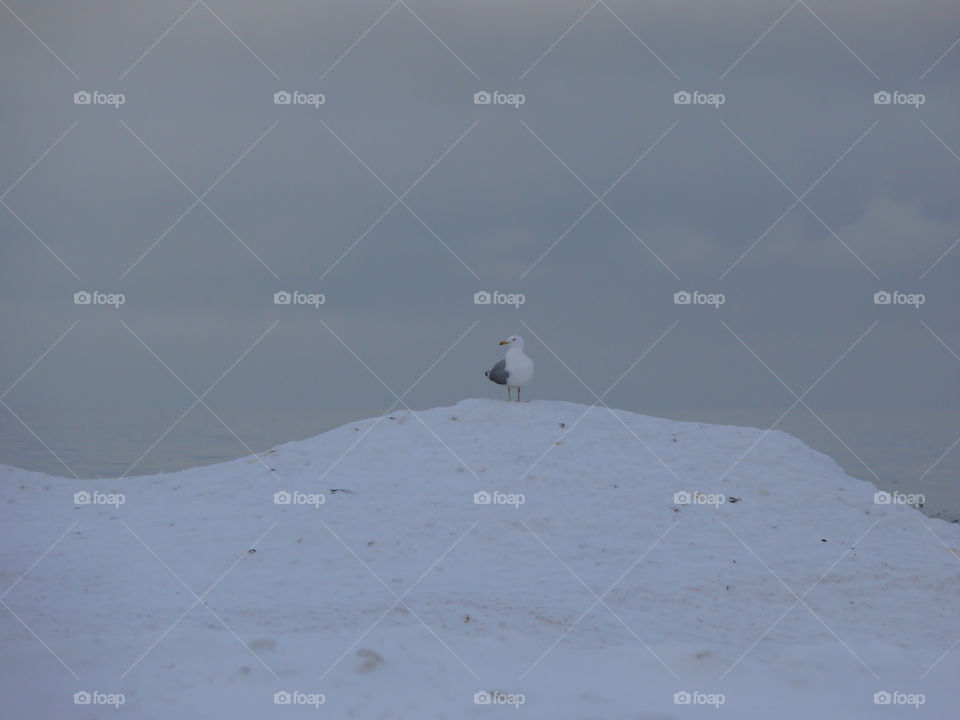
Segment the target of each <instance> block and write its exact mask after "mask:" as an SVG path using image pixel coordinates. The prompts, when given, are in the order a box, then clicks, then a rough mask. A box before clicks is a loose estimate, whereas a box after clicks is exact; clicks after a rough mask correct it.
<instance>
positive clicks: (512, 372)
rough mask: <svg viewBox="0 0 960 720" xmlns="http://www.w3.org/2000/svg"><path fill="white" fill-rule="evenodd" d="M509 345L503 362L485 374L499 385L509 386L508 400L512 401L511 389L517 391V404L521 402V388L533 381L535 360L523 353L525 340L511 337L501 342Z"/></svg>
mask: <svg viewBox="0 0 960 720" xmlns="http://www.w3.org/2000/svg"><path fill="white" fill-rule="evenodd" d="M500 344H501V345H507V346H508V347H507V352H506V353H505V354H504V357H503V360H501V361H500V362H498V363H497V364H496V365H494V366H493V367H492V368H491V369H490V370H487V372H485V373H484V375H486V376H487V377H488V378H490V379H491V380H492V381H493V382H495V383H496V384H497V385H506V386H507V400H511V399H512V398H511V397H510V388H516V389H517V402H520V388H521V387H522V386H524V385H526V384H527V383H528V382H530V381H531V380H533V360H531V359H530V358H528V357H527V356H526V355H525V354H524V353H523V338H522V337H520V336H519V335H511V336H510V337H508V338H507V339H506V340H501V341H500Z"/></svg>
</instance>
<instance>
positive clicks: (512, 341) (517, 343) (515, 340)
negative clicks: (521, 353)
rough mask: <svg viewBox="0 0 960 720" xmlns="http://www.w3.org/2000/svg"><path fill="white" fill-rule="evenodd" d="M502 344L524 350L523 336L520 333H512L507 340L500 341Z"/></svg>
mask: <svg viewBox="0 0 960 720" xmlns="http://www.w3.org/2000/svg"><path fill="white" fill-rule="evenodd" d="M500 344H501V345H507V346H508V347H507V349H508V350H509V349H510V348H517V349H518V350H523V338H522V337H520V336H519V335H511V336H510V337H508V338H507V339H506V340H501V341H500Z"/></svg>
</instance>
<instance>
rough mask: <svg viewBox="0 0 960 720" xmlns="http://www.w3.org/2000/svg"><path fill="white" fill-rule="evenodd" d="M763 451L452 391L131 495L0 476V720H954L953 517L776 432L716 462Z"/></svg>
mask: <svg viewBox="0 0 960 720" xmlns="http://www.w3.org/2000/svg"><path fill="white" fill-rule="evenodd" d="M761 435H762V431H760V430H756V429H752V428H741V427H727V426H718V425H706V424H698V423H686V422H674V421H670V420H664V419H658V418H652V417H647V416H642V415H636V414H633V413H629V412H623V411H610V410H607V409H606V408H603V407H595V408H593V409H589V408H587V407H586V406H583V405H576V404H571V403H565V402H546V401H534V402H531V403H520V404H516V403H507V402H506V401H491V400H465V401H463V402H461V403H459V404H457V405H455V406H454V407H449V408H435V409H432V410H427V411H423V412H418V413H416V414H413V413H410V412H398V413H395V414H393V415H392V416H384V417H382V418H373V419H368V420H363V421H360V422H356V423H351V424H349V425H346V426H343V427H341V428H338V429H336V430H333V431H331V432H328V433H324V434H323V435H320V436H318V437H315V438H312V439H310V440H305V441H302V442H294V443H288V444H285V445H281V446H279V447H277V448H275V449H274V450H273V451H270V452H269V453H265V454H261V455H260V456H257V457H253V458H251V457H247V458H242V459H239V460H236V461H233V462H228V463H222V464H218V465H213V466H209V467H204V468H197V469H193V470H186V471H182V472H176V473H171V474H161V475H154V476H148V477H137V478H128V479H126V480H124V481H114V480H81V481H76V480H72V479H71V480H68V479H64V478H56V477H52V476H48V475H43V474H40V473H33V472H27V471H24V470H19V469H16V468H11V467H6V466H0V507H2V508H3V510H2V516H0V518H2V519H0V521H2V528H3V543H2V547H0V590H7V588H9V589H8V590H7V591H6V592H5V593H4V594H3V595H2V596H0V599H2V603H3V604H2V605H0V664H2V669H3V672H2V674H0V717H2V718H4V720H7V719H12V718H16V719H19V718H44V719H48V718H93V717H99V718H122V717H131V718H132V717H135V718H171V717H190V718H193V717H197V718H218V717H224V718H266V717H271V718H272V717H277V718H286V717H290V718H294V717H314V718H318V717H336V718H398V717H403V718H408V717H409V718H432V717H438V718H439V717H443V718H486V717H492V716H502V717H517V718H688V717H689V718H694V717H706V718H727V717H729V718H738V719H744V718H764V719H766V718H774V717H775V718H811V717H819V716H823V717H829V718H876V717H916V718H957V717H960V710H958V707H960V702H958V700H960V692H958V690H957V678H958V677H960V651H958V650H957V649H956V641H957V639H958V637H960V614H958V612H957V611H958V597H960V596H958V592H957V591H958V570H960V565H958V552H960V551H958V549H960V526H958V525H955V524H948V523H946V522H943V521H941V520H936V519H930V518H926V517H924V516H923V515H922V514H921V513H920V512H918V511H916V510H914V509H911V508H909V507H906V506H903V505H877V504H875V503H874V493H875V492H876V488H875V487H874V486H872V485H870V484H869V483H866V482H863V481H860V480H857V479H854V478H851V477H849V476H847V475H845V474H844V473H843V471H842V470H841V469H840V468H839V467H838V466H837V465H836V464H835V463H834V462H833V461H832V460H831V459H830V458H828V457H826V456H824V455H822V454H819V453H817V452H814V451H813V450H811V449H809V448H808V447H806V446H805V445H804V444H803V443H801V442H800V441H799V440H796V439H795V438H793V437H791V436H789V435H786V434H784V433H781V432H777V431H774V432H770V433H768V434H766V435H765V436H763V437H762V439H761V440H760V441H759V443H757V444H756V445H755V447H753V448H752V450H751V451H750V452H749V453H748V454H746V456H744V457H743V459H742V460H741V461H740V462H739V463H736V461H737V460H738V458H741V456H742V455H743V453H744V452H745V451H746V450H747V449H748V448H750V447H751V445H753V444H754V443H755V442H756V441H757V440H758V438H760V437H761ZM735 463H736V464H735ZM731 466H733V467H732V469H730V468H731ZM331 489H337V490H338V491H337V492H331ZM340 490H343V492H340ZM83 491H86V492H90V493H93V492H100V493H105V494H107V495H98V496H96V497H97V499H98V500H100V501H102V500H104V499H107V500H110V499H113V500H117V498H110V497H109V494H110V493H122V494H123V500H124V502H123V504H121V505H109V504H97V503H94V504H79V505H78V504H74V493H77V492H83ZM279 491H289V492H293V491H297V492H299V493H303V494H304V495H302V496H298V499H300V500H316V501H317V502H319V498H310V497H309V494H322V495H323V499H324V500H325V502H323V504H320V505H312V504H276V503H275V502H274V493H276V492H279ZM483 491H487V492H494V491H498V492H501V493H503V494H504V495H502V496H498V498H499V499H501V500H508V501H509V500H512V501H514V502H513V504H502V503H501V504H494V503H491V504H476V503H475V502H474V494H475V493H477V492H483ZM680 491H687V492H690V493H694V492H699V493H702V495H700V496H697V497H698V498H699V499H700V500H701V501H706V500H713V499H716V500H717V501H718V503H719V498H718V497H716V498H715V497H714V496H718V495H721V494H722V495H723V496H724V497H725V498H726V499H727V501H726V502H724V503H722V504H717V503H715V504H707V503H705V502H697V503H696V504H687V505H677V504H675V502H674V494H675V493H677V492H680ZM518 494H522V495H523V503H522V504H519V500H520V498H519V496H518ZM515 496H516V497H515ZM281 497H282V496H281ZM732 498H738V501H737V502H733V501H732ZM58 538H59V540H58ZM11 586H12V587H11ZM794 593H796V594H794ZM798 597H799V600H798ZM398 598H399V600H398ZM951 651H952V652H951ZM82 691H90V692H94V691H96V692H99V693H104V694H109V693H122V694H123V700H124V702H123V704H122V705H120V706H119V708H118V709H117V708H114V707H111V706H109V705H103V704H89V705H77V704H75V703H74V693H76V692H82ZM279 691H289V692H294V691H296V692H299V693H304V694H306V695H301V696H297V698H298V700H301V701H302V700H310V699H311V698H310V696H309V695H308V694H310V693H318V694H320V693H322V695H323V700H324V702H323V704H320V705H318V706H310V705H302V704H301V705H293V704H291V705H276V704H274V693H276V692H279ZM684 691H686V692H689V693H702V695H695V696H694V695H691V697H694V698H696V699H697V700H700V701H704V700H707V701H709V700H713V701H715V702H714V704H713V705H710V704H689V705H685V704H676V703H675V702H674V699H675V698H674V694H675V693H678V692H684ZM883 691H887V692H891V693H894V692H900V693H904V695H900V696H895V697H896V698H899V700H900V701H903V700H909V699H910V695H911V694H913V695H916V694H922V698H923V704H922V705H920V706H919V708H916V707H913V706H911V705H903V704H899V705H894V704H891V705H876V704H875V703H874V693H877V692H883ZM475 693H480V696H479V699H480V700H481V701H482V700H489V699H491V698H495V700H494V701H493V702H490V703H487V704H476V703H475ZM491 693H493V694H491ZM719 694H722V696H723V703H722V704H719V705H717V704H716V703H718V702H719V700H720V698H719V697H710V696H711V695H714V696H718V695H719ZM680 697H681V698H682V697H683V696H680ZM96 698H97V699H99V700H100V701H103V700H109V698H108V697H107V696H106V695H100V696H96ZM312 699H314V700H316V701H317V702H318V703H319V697H315V698H312ZM521 699H522V701H523V702H522V704H520V700H521ZM914 699H916V698H914ZM507 701H512V702H513V704H509V702H507Z"/></svg>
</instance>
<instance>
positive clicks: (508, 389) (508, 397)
mask: <svg viewBox="0 0 960 720" xmlns="http://www.w3.org/2000/svg"><path fill="white" fill-rule="evenodd" d="M511 400H513V398H512V397H510V386H509V385H507V402H510V401H511Z"/></svg>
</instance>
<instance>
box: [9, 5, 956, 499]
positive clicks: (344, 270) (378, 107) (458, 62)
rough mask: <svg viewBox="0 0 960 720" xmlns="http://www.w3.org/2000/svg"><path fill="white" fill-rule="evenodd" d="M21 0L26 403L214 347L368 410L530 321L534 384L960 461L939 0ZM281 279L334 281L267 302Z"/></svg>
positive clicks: (19, 289) (839, 450) (323, 413)
mask: <svg viewBox="0 0 960 720" xmlns="http://www.w3.org/2000/svg"><path fill="white" fill-rule="evenodd" d="M7 5H8V6H9V7H3V8H0V48H2V50H0V52H2V53H3V58H4V62H3V63H0V93H2V98H3V100H2V103H0V152H2V158H3V162H2V165H0V167H2V175H0V186H2V187H0V197H2V201H3V205H0V244H2V245H0V246H2V262H0V281H2V282H0V294H2V302H3V307H4V313H3V314H2V319H0V333H2V337H3V338H4V341H3V342H2V343H0V386H2V388H0V390H6V389H7V388H8V387H10V386H12V385H13V386H14V387H13V388H12V390H10V391H9V392H8V393H7V394H6V395H4V396H3V402H4V403H5V404H6V405H7V406H8V408H7V409H5V408H0V411H2V412H4V413H6V414H7V415H8V417H7V418H6V420H7V421H10V418H11V417H12V414H11V411H12V412H16V413H17V415H19V416H20V418H21V419H23V420H24V421H27V419H28V418H34V419H36V421H37V422H38V423H40V424H42V422H41V420H42V417H43V415H44V413H48V414H49V413H51V412H53V411H54V410H55V409H62V410H64V411H66V412H67V413H77V414H80V413H83V412H93V411H95V410H96V411H100V410H103V409H110V408H117V409H122V410H124V411H126V412H128V413H129V412H132V413H133V414H134V416H138V415H139V414H142V417H143V418H144V420H145V421H146V420H151V421H156V420H158V419H160V420H162V421H165V420H166V419H167V418H169V421H170V422H173V420H175V419H176V418H177V416H178V415H179V414H180V413H181V412H182V411H183V410H184V409H186V408H187V407H188V406H189V405H190V404H191V403H192V402H193V401H194V400H195V398H194V396H193V395H192V394H191V393H190V392H189V391H188V390H187V389H186V388H185V387H184V385H183V384H181V382H180V381H178V380H177V379H176V378H175V377H174V373H175V374H176V375H177V376H179V378H180V379H182V381H183V383H185V384H186V385H187V386H189V387H190V388H191V389H192V390H193V391H194V392H195V393H197V394H198V395H200V394H202V393H203V392H204V391H206V390H207V389H208V388H209V387H210V386H211V385H212V384H213V383H214V382H215V381H217V380H218V378H220V377H221V375H223V374H224V372H225V371H227V370H228V369H229V372H227V374H226V375H225V376H224V377H223V378H222V379H221V380H220V382H219V383H218V384H217V385H216V387H215V388H214V389H213V390H212V391H211V392H210V394H209V395H207V396H205V398H204V401H205V402H206V403H208V404H209V405H210V407H211V408H214V409H215V410H218V411H219V412H220V413H222V417H223V418H224V419H225V420H226V419H227V418H228V417H229V416H230V412H231V411H232V410H237V411H239V410H240V409H257V408H263V409H264V410H269V411H271V412H276V411H278V410H282V409H290V410H291V411H294V410H296V411H298V412H302V411H306V412H308V413H309V412H312V411H316V414H317V417H318V418H319V417H331V416H332V415H331V413H333V414H337V413H340V414H341V416H343V417H362V416H365V415H370V414H373V413H376V412H380V411H382V410H384V409H385V408H387V407H390V406H391V405H393V404H394V402H395V397H394V395H393V394H392V392H394V393H396V394H398V395H402V394H403V393H404V392H405V391H407V389H408V388H409V387H410V386H411V385H412V384H413V383H414V382H415V381H417V380H418V378H420V377H421V375H422V374H423V373H424V371H426V370H427V369H428V368H430V367H431V366H432V365H433V364H434V363H435V361H437V360H438V359H439V358H441V356H443V359H442V360H440V362H439V363H437V364H436V365H435V366H433V367H432V369H431V370H430V372H429V373H428V374H427V375H426V376H424V377H423V378H422V380H420V382H419V383H418V384H417V385H416V386H415V387H414V388H413V389H412V390H411V391H410V393H409V394H408V395H406V396H405V397H404V399H403V401H404V402H405V403H408V404H409V405H410V406H411V407H413V408H425V407H432V406H436V405H443V404H453V403H455V402H456V401H458V400H460V399H462V398H465V397H477V396H481V397H491V398H497V399H499V398H500V397H501V395H502V388H499V387H495V386H493V385H492V384H490V383H489V382H487V381H486V380H485V379H484V378H483V376H482V374H481V372H482V370H483V369H485V368H487V367H489V366H490V365H491V364H492V363H493V362H494V361H496V360H497V358H498V357H499V356H500V349H499V348H498V346H497V344H496V343H497V341H499V340H500V339H502V338H503V337H506V336H507V335H509V334H512V333H515V332H516V333H519V334H521V335H523V336H524V337H525V339H526V344H527V350H528V352H529V354H530V355H531V356H532V357H533V358H534V359H535V362H536V367H537V376H536V379H535V380H534V382H533V383H532V384H531V385H530V386H529V388H527V389H526V390H525V392H524V394H525V395H527V393H529V395H527V396H528V397H529V398H531V399H543V398H546V399H566V400H572V401H577V402H582V403H587V404H590V403H593V402H595V401H596V399H597V398H596V396H598V395H603V394H604V393H605V392H607V391H608V389H609V388H610V387H611V386H612V385H614V383H615V382H617V381H618V379H619V382H618V383H617V384H616V385H615V386H614V387H613V388H612V389H611V390H610V391H609V394H607V395H605V396H604V402H605V403H606V404H609V405H610V406H612V407H616V408H624V409H629V410H634V411H638V412H645V413H650V414H656V415H663V416H669V417H676V418H688V419H693V418H698V419H705V420H709V421H712V422H724V421H725V422H736V423H746V424H751V425H757V426H762V427H768V426H770V425H772V424H773V423H774V422H775V421H777V420H778V419H779V418H780V416H781V415H782V414H783V413H784V411H786V410H787V409H788V408H790V407H791V405H793V403H794V402H795V400H796V397H795V396H794V394H793V393H796V395H798V396H801V397H802V402H801V403H798V404H796V405H795V406H794V407H793V409H792V410H791V411H790V413H789V414H788V415H787V416H786V417H784V418H783V419H782V420H780V424H779V425H778V427H784V428H785V429H791V427H792V428H793V430H794V431H795V432H798V433H799V434H804V433H806V434H807V435H808V437H806V438H805V439H807V440H808V442H812V443H814V444H815V445H818V443H819V445H818V446H819V447H821V448H822V449H825V450H827V451H830V452H831V454H833V455H834V457H835V458H836V459H837V460H838V461H839V462H841V463H843V464H844V466H845V467H847V468H848V469H849V470H850V471H851V472H853V474H855V475H858V476H860V477H864V478H868V479H873V478H872V477H871V476H873V475H876V476H877V477H880V478H882V479H883V480H884V481H887V482H889V481H890V480H891V479H893V478H894V476H897V477H898V478H899V479H901V480H904V481H909V480H910V477H909V476H911V475H913V476H914V477H915V478H916V477H919V476H920V474H921V473H924V472H925V471H927V469H928V468H930V466H931V465H933V464H934V463H935V462H936V461H938V458H941V457H942V459H941V460H940V461H939V463H937V465H936V466H935V467H934V469H933V470H931V471H930V472H929V477H928V479H930V478H937V481H938V482H939V483H941V485H947V486H950V487H954V488H956V486H957V472H958V469H960V462H958V460H957V458H958V456H960V446H953V445H952V444H953V443H954V441H955V440H956V439H957V436H958V435H960V413H958V407H960V402H958V401H960V391H958V379H960V357H958V354H960V328H958V324H957V312H956V308H957V306H958V299H960V298H958V294H960V285H958V282H957V279H958V270H960V249H955V248H954V245H955V244H956V243H957V241H958V239H960V204H958V202H957V193H958V189H960V182H958V180H960V133H958V128H960V122H958V121H960V117H958V116H960V112H958V108H960V104H958V95H960V90H958V87H960V86H958V79H960V47H958V46H956V45H955V41H956V40H957V36H958V35H960V9H958V7H957V5H956V3H955V2H950V1H949V0H944V1H943V2H924V3H921V4H919V5H910V6H908V4H905V3H902V2H893V1H890V2H841V3H827V2H822V0H809V1H808V2H803V1H798V2H796V3H794V4H792V5H791V4H790V3H789V2H788V0H783V2H767V3H758V2H725V3H714V2H701V1H698V0H690V1H689V2H682V3H677V2H654V3H642V4H641V3H630V2H623V0H606V1H605V2H598V3H593V4H591V3H590V2H589V0H582V1H580V2H555V1H551V2H549V3H548V2H542V1H541V2H524V1H518V2H513V3H492V2H474V3H469V4H467V5H468V7H464V6H463V5H464V4H463V3H441V2H424V1H423V0H401V1H399V2H395V3H392V4H391V2H390V1H389V0H382V2H376V3H374V2H350V3H323V2H314V1H312V0H311V1H309V2H308V1H306V0H304V1H303V2H282V3H269V4H266V3H253V2H246V1H238V2H229V3H227V2H223V1H222V0H207V1H206V2H199V3H195V4H193V5H191V4H190V2H189V1H188V0H183V1H182V2H170V3H131V2H127V1H124V2H119V1H118V2H95V3H84V4H82V5H81V4H77V3H68V2H50V3H42V4H36V3H28V2H22V1H20V0H9V1H8V2H7ZM82 91H87V92H91V93H93V92H94V91H99V92H100V93H104V94H106V95H109V94H116V93H121V94H122V95H123V104H122V105H120V106H119V107H114V106H111V105H109V104H96V100H97V96H95V97H94V102H92V103H91V104H86V105H84V104H75V102H74V93H77V92H82ZM280 91H288V92H293V91H299V92H302V93H306V94H310V93H313V94H322V95H323V97H324V102H323V104H322V105H318V106H312V105H309V104H301V105H296V104H289V105H278V104H275V103H274V94H275V93H277V92H280ZM481 91H488V92H493V91H499V92H502V93H505V94H511V93H521V94H522V95H523V100H524V102H523V104H522V105H520V106H519V107H514V106H511V105H497V104H493V103H491V104H487V105H483V104H481V105H478V104H475V103H474V94H475V93H477V92H481ZM683 91H686V92H690V93H694V92H695V91H697V92H700V93H703V94H704V96H698V97H700V98H701V99H703V98H704V97H705V96H708V95H710V94H718V93H721V94H722V95H723V103H722V105H719V106H718V107H717V106H712V105H709V104H695V103H691V104H676V103H675V93H678V92H683ZM882 91H886V92H889V93H902V95H899V96H898V95H893V98H894V101H893V102H891V103H890V104H876V103H875V98H874V95H875V93H877V92H882ZM916 94H922V96H923V97H922V104H919V103H920V100H919V99H918V98H916V97H911V96H915V95H916ZM106 95H102V96H99V99H101V100H109V98H108V97H106ZM708 99H709V98H708ZM898 99H899V100H902V101H904V103H900V104H898V103H897V100H898ZM910 102H912V103H913V104H909V103H910ZM8 188H9V189H8ZM198 197H199V198H201V199H200V201H197V198H198ZM398 197H399V198H400V200H399V201H398ZM598 198H600V199H599V201H598ZM84 290H85V291H91V292H92V291H95V290H97V291H101V292H103V293H122V294H123V295H124V297H125V302H124V304H123V305H122V306H121V307H119V308H118V309H115V308H112V307H104V306H94V305H75V304H74V299H73V298H74V293H76V292H78V291H84ZM294 290H296V291H301V292H304V293H322V294H323V295H324V297H325V303H324V304H323V305H322V306H320V307H318V308H315V307H310V306H293V305H276V304H275V303H274V293H276V292H278V291H294ZM481 290H487V291H494V290H497V291H501V292H503V293H522V294H523V296H524V298H525V302H524V304H523V305H522V306H520V307H519V308H514V307H510V306H499V307H498V306H494V305H477V304H475V303H474V293H476V292H478V291H481ZM678 291H689V292H693V291H699V292H702V293H707V294H709V293H722V294H723V296H724V299H725V302H724V304H723V305H722V306H720V307H719V308H715V307H710V306H702V305H701V306H695V305H693V304H691V305H677V304H675V303H674V294H675V293H677V292H678ZM880 291H888V292H891V293H892V292H894V291H900V292H902V293H905V294H911V293H914V294H916V293H922V295H923V300H924V303H923V305H922V306H920V307H919V308H917V307H913V306H909V305H900V306H896V305H894V304H891V305H877V304H875V303H874V294H875V293H877V292H880ZM68 330H69V331H68ZM65 332H66V335H64V333H65ZM61 336H63V337H62V339H61V340H60V341H59V342H58V343H57V340H58V338H61ZM54 343H57V344H56V346H55V347H54V348H53V349H52V350H50V351H49V353H47V354H46V355H44V356H43V358H42V360H40V361H39V362H38V363H37V364H36V365H35V366H33V363H34V362H35V361H37V359H38V358H39V357H40V356H41V355H43V354H44V352H45V351H47V350H48V348H50V347H51V345H54ZM251 348H252V349H251ZM248 351H249V352H248ZM153 353H155V354H156V356H157V357H154V355H153ZM245 353H246V354H245ZM354 353H355V354H356V357H355V356H354ZM241 356H242V359H240V358H241ZM641 357H642V359H641V360H639V362H637V361H638V359H640V358H641ZM158 358H159V359H158ZM841 358H842V359H841ZM238 359H240V360H239V362H237V361H238ZM161 360H162V363H165V364H166V365H167V366H168V368H165V367H164V365H163V364H162V363H161ZM838 361H839V362H838ZM234 363H236V364H234ZM635 363H636V364H635ZM364 365H366V366H367V367H365V366H364ZM31 366H33V367H32V369H30V368H31ZM631 368H632V369H631ZM28 369H29V372H27V374H26V375H24V376H23V377H22V379H20V380H19V381H18V378H21V375H23V373H24V371H26V370H28ZM628 369H629V370H630V371H629V372H628V373H627V374H626V375H625V376H623V377H622V378H621V376H622V375H623V373H624V372H625V371H627V370H628ZM824 373H826V374H825V375H824ZM375 376H376V377H375ZM821 376H822V377H821ZM818 380H819V382H817V381H818ZM815 382H816V383H817V384H816V385H815V386H814V387H813V389H812V390H810V392H809V394H807V395H804V393H805V392H806V391H807V390H808V388H810V387H811V385H814V383H815ZM388 388H389V389H388ZM391 391H392V392H391ZM594 393H595V394H594ZM807 406H809V408H808V407H807ZM814 413H815V416H814ZM818 418H819V419H818ZM868 419H869V423H870V425H869V427H868V425H867V420H868ZM211 420H212V418H211ZM228 422H229V420H228ZM791 423H793V425H792V426H791ZM28 424H30V425H31V428H32V427H33V425H32V424H31V423H29V422H28ZM4 427H6V428H11V427H15V428H16V430H15V431H16V432H18V433H21V434H23V438H21V439H20V440H21V441H23V442H30V443H34V444H39V440H38V439H36V438H33V437H32V436H31V435H30V434H29V433H28V431H27V430H26V429H25V428H23V427H22V426H21V425H20V424H19V422H18V421H11V422H5V424H4ZM804 428H806V430H804ZM320 429H322V428H320ZM310 430H311V432H304V433H303V434H312V432H316V431H317V429H316V427H311V428H310ZM37 434H38V435H40V437H41V438H42V439H43V440H44V441H45V442H46V443H47V444H48V445H50V446H51V448H52V449H54V450H55V449H56V446H57V443H58V441H61V442H66V439H64V438H57V437H43V433H42V432H40V431H37ZM110 434H111V430H110V428H109V427H104V428H103V436H104V437H105V438H106V437H108V436H109V435H110ZM891 438H894V440H891ZM896 438H900V440H899V442H897V441H896V440H895V439H896ZM256 441H257V438H252V439H249V440H248V442H250V443H251V444H257V443H256ZM951 447H952V448H953V449H952V450H950V449H951ZM948 451H950V452H948ZM944 453H946V455H944ZM135 454H136V453H135ZM236 454H237V455H240V454H244V451H243V448H241V447H238V448H237V453H236ZM15 460H16V458H14V457H10V453H9V452H8V453H7V454H6V455H5V456H4V457H0V461H2V462H15ZM17 464H23V463H17Z"/></svg>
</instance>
